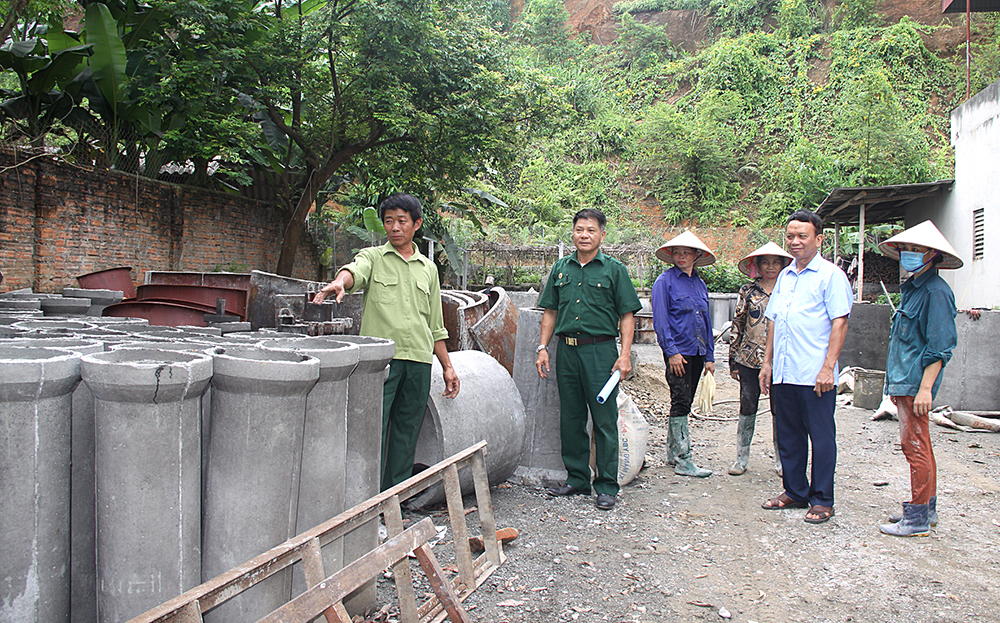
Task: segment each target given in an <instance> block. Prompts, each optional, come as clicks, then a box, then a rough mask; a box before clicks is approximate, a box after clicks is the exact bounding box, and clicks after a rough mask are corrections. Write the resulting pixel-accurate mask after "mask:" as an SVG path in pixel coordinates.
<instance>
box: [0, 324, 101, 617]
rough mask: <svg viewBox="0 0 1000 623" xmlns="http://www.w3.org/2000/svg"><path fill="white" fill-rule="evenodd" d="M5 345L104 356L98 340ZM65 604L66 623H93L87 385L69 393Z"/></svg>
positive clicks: (42, 338) (39, 337)
mask: <svg viewBox="0 0 1000 623" xmlns="http://www.w3.org/2000/svg"><path fill="white" fill-rule="evenodd" d="M4 343H5V344H9V345H10V346H22V347H24V346H31V347H36V348H59V349H64V350H71V351H73V352H77V353H80V354H81V355H89V354H92V353H99V352H103V351H104V344H103V343H102V342H100V341H99V340H94V339H86V338H77V337H52V336H46V335H45V334H35V335H33V336H32V337H31V338H22V339H18V340H10V341H9V342H4ZM69 415H70V457H71V460H70V465H71V470H70V531H69V540H70V603H71V604H72V608H71V610H72V612H71V614H70V621H71V623H92V622H93V621H96V620H97V557H96V551H95V549H94V548H95V539H94V531H95V515H94V512H95V508H94V397H93V395H92V394H91V393H90V389H88V388H87V385H86V383H79V384H78V385H77V386H76V389H75V390H73V398H72V404H71V406H70V413H69Z"/></svg>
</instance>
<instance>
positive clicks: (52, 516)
mask: <svg viewBox="0 0 1000 623" xmlns="http://www.w3.org/2000/svg"><path fill="white" fill-rule="evenodd" d="M80 357H81V355H80V354H79V353H74V352H70V351H66V350H56V349H44V348H31V347H18V346H0V427H2V429H3V430H4V443H2V444H0V474H2V477H0V500H2V503H0V526H2V529H0V570H2V571H0V578H2V581H0V621H11V622H16V623H22V622H24V623H65V622H68V621H69V620H70V616H69V613H70V610H69V608H70V575H69V570H70V555H69V552H70V550H69V527H70V517H69V513H70V418H69V413H70V408H71V403H72V393H73V390H74V389H75V388H76V385H77V384H78V383H79V382H80Z"/></svg>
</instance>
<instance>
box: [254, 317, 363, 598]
mask: <svg viewBox="0 0 1000 623" xmlns="http://www.w3.org/2000/svg"><path fill="white" fill-rule="evenodd" d="M263 344H264V348H265V349H268V350H281V351H294V352H298V353H302V354H305V355H310V356H312V357H315V358H316V359H318V360H319V363H320V369H319V381H318V382H317V383H316V385H315V387H313V388H312V391H310V392H309V396H308V397H307V398H306V421H305V429H304V430H305V435H304V437H303V442H302V473H301V477H300V480H299V482H300V486H299V504H298V512H297V514H296V525H295V533H296V534H301V533H303V532H305V531H306V530H309V529H311V528H314V527H316V526H318V525H319V524H321V523H323V522H324V521H327V520H328V519H330V518H332V517H335V516H336V515H339V514H340V513H342V512H344V511H345V510H346V507H345V504H344V489H345V487H346V482H345V479H344V474H345V473H346V472H348V471H349V470H348V467H347V379H348V377H349V376H350V375H351V373H352V372H353V371H354V368H355V367H357V365H358V353H359V352H360V349H359V348H358V346H357V345H356V344H349V343H346V342H340V341H336V340H335V339H333V338H330V337H306V338H281V339H275V340H268V341H266V342H264V343H263ZM343 551H344V545H343V541H342V540H337V541H335V542H333V543H330V544H328V545H327V546H326V547H325V548H323V564H324V568H325V569H326V571H327V573H328V574H329V573H333V572H334V571H337V570H339V569H341V568H342V567H343ZM305 588H306V585H305V581H304V578H303V575H302V573H300V572H298V571H296V573H295V574H294V577H293V587H292V593H293V594H299V593H301V592H302V591H304V590H305Z"/></svg>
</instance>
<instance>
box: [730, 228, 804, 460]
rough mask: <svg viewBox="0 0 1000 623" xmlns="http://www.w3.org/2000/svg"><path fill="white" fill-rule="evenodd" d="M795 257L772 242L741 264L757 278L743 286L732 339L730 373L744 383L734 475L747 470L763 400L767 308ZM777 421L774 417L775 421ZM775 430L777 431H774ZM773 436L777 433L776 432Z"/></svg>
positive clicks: (752, 277) (745, 273)
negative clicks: (774, 290) (784, 269)
mask: <svg viewBox="0 0 1000 623" xmlns="http://www.w3.org/2000/svg"><path fill="white" fill-rule="evenodd" d="M791 261H792V256H791V255H789V254H788V253H786V252H785V251H784V250H783V249H782V248H781V247H779V246H778V245H776V244H774V243H773V242H768V243H767V244H765V245H764V246H762V247H761V248H759V249H757V250H756V251H754V252H753V253H750V254H748V255H747V256H746V257H744V258H743V259H742V260H740V263H739V269H740V272H742V273H743V274H744V275H746V276H748V277H750V278H751V279H753V281H752V282H751V283H748V284H746V285H745V286H743V287H742V288H740V296H739V299H738V300H737V301H736V313H735V315H734V317H733V325H732V340H731V341H730V342H729V374H730V376H732V377H733V379H735V380H737V381H739V382H740V420H739V426H738V427H737V429H736V462H735V463H733V466H732V467H730V468H729V473H730V474H731V475H733V476H740V475H741V474H743V473H744V472H746V471H747V462H748V461H749V460H750V441H751V440H752V439H753V431H754V427H755V426H756V423H757V405H758V402H759V400H760V381H759V376H760V365H761V361H763V359H764V348H765V346H766V345H767V319H766V318H764V310H765V309H766V308H767V302H768V300H769V299H770V297H771V289H772V288H773V287H774V283H775V281H776V280H777V278H778V273H780V272H781V271H782V269H783V268H785V267H786V266H788V265H789V264H790V263H791ZM772 421H773V420H772ZM772 433H773V431H772ZM772 437H774V435H773V434H772ZM774 444H775V446H774V465H775V470H777V472H778V474H781V460H780V459H779V458H778V446H777V440H774Z"/></svg>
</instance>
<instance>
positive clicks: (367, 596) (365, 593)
mask: <svg viewBox="0 0 1000 623" xmlns="http://www.w3.org/2000/svg"><path fill="white" fill-rule="evenodd" d="M335 338H336V339H337V340H339V341H343V342H347V343H349V344H356V345H357V346H358V365H357V367H356V368H355V369H354V372H353V373H352V374H351V376H350V378H349V379H348V380H347V463H346V465H347V469H346V471H345V472H344V480H345V488H344V502H345V507H346V508H352V507H354V506H356V505H358V504H360V503H361V502H364V501H365V500H367V499H368V498H370V497H372V496H375V495H378V492H379V484H380V482H379V477H380V475H381V467H382V385H383V383H384V382H385V376H386V374H387V367H388V365H389V362H390V361H392V356H393V354H394V353H395V352H396V345H395V343H393V341H392V340H386V339H382V338H377V337H365V336H358V335H338V336H335ZM376 547H378V523H377V522H376V521H369V522H368V523H366V524H364V525H362V526H360V527H359V528H357V529H356V530H354V531H353V532H351V533H350V534H348V535H346V536H345V537H344V563H345V564H348V563H350V562H353V561H355V560H357V559H358V558H360V557H361V556H364V555H365V554H367V553H368V552H370V551H372V550H373V549H375V548H376ZM344 603H345V606H346V607H347V610H348V612H350V613H351V614H357V613H359V612H361V611H363V610H365V609H366V608H367V607H368V606H370V605H373V604H374V603H375V584H374V582H371V583H368V584H366V585H365V586H364V587H363V588H362V589H360V590H359V591H357V592H356V593H355V594H354V595H352V596H351V598H350V599H347V600H345V602H344Z"/></svg>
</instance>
